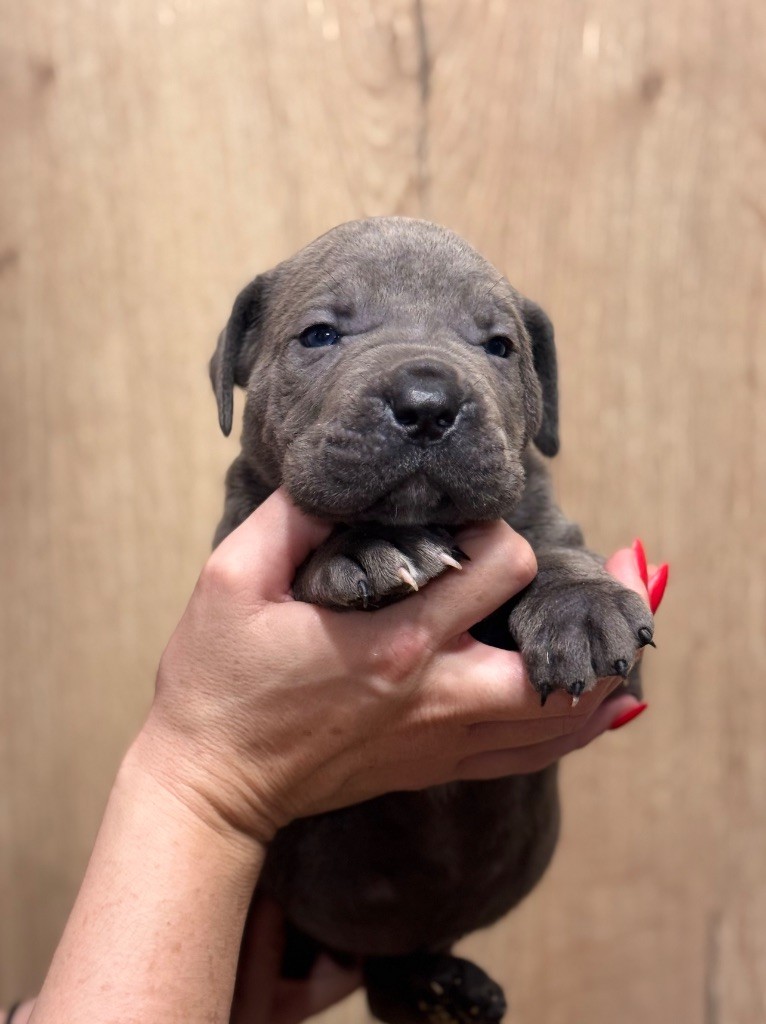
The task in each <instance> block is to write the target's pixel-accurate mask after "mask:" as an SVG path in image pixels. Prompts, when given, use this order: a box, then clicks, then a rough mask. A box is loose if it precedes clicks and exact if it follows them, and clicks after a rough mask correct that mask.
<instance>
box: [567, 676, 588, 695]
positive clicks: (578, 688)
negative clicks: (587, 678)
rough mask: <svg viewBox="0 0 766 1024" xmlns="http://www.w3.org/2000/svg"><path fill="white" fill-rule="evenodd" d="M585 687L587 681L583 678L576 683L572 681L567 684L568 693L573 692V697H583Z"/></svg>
mask: <svg viewBox="0 0 766 1024" xmlns="http://www.w3.org/2000/svg"><path fill="white" fill-rule="evenodd" d="M584 689H585V683H584V682H583V681H582V679H578V680H577V682H576V683H572V684H571V685H570V686H567V693H569V694H571V695H572V696H573V697H582V693H583V690H584Z"/></svg>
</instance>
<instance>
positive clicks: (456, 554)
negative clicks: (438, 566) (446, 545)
mask: <svg viewBox="0 0 766 1024" xmlns="http://www.w3.org/2000/svg"><path fill="white" fill-rule="evenodd" d="M450 554H451V555H452V557H453V558H457V560H458V561H460V559H461V558H462V559H463V561H464V562H470V561H471V556H470V555H467V554H466V553H465V551H463V549H462V548H459V547H458V546H457V544H454V545H453V547H452V550H451V551H450Z"/></svg>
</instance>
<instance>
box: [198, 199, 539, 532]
mask: <svg viewBox="0 0 766 1024" xmlns="http://www.w3.org/2000/svg"><path fill="white" fill-rule="evenodd" d="M549 328H550V325H549V324H548V321H547V318H545V317H544V314H542V311H540V310H539V309H538V307H534V306H532V304H530V303H527V302H526V300H524V299H522V298H521V297H520V296H519V295H518V294H517V293H516V292H515V291H514V290H513V289H512V288H511V286H510V285H509V284H508V283H507V282H506V281H505V280H504V279H503V278H502V276H501V275H500V274H499V273H498V272H497V271H496V270H495V269H494V268H493V267H492V266H491V265H490V264H489V263H487V262H486V260H484V259H483V258H482V257H481V256H480V255H479V254H478V253H477V252H475V250H473V249H471V248H470V247H469V246H468V245H467V244H466V243H465V242H463V241H462V240H461V239H460V238H458V237H457V236H456V235H454V234H452V233H451V232H448V231H446V230H444V229H442V228H438V227H436V226H435V225H432V224H428V223H426V222H423V221H414V220H407V219H404V218H379V219H372V220H366V221H357V222H352V223H350V224H345V225H341V226H340V227H339V228H336V229H334V230H333V231H331V232H329V233H328V234H326V235H323V236H322V237H321V238H320V239H318V240H317V241H315V242H313V243H312V244H311V245H309V246H307V247H306V248H305V249H303V250H302V251H301V252H299V253H298V254H297V255H296V256H294V257H293V258H292V259H290V260H288V261H286V262H285V263H283V264H280V266H278V267H277V268H276V269H275V270H273V271H271V272H270V273H268V274H266V275H262V276H261V277H259V278H256V280H255V281H254V282H253V283H252V284H251V285H249V286H248V288H246V289H245V290H244V291H243V293H242V294H241V295H240V297H239V299H238V300H237V304H236V305H235V307H234V311H233V313H232V318H231V320H230V321H229V324H228V326H227V328H226V330H225V331H224V332H223V334H222V335H221V339H220V340H219V346H218V350H217V352H216V355H215V356H214V357H213V361H212V364H211V374H212V377H213V382H214V386H215V388H216V393H217V395H218V398H219V409H220V411H221V424H222V427H223V428H224V430H225V431H226V432H228V429H230V425H231V422H230V418H231V412H230V409H231V397H230V392H231V386H232V384H233V383H240V384H242V385H243V386H246V387H247V401H246V407H245V424H244V432H243V437H242V443H243V449H244V452H245V455H246V457H247V460H248V462H249V463H250V464H251V465H252V467H253V468H254V469H255V470H256V472H257V473H258V474H259V475H260V476H261V477H262V478H263V480H264V482H266V483H267V484H269V485H271V486H275V487H276V486H278V485H279V484H280V483H284V484H285V486H286V487H287V489H288V491H289V493H290V494H291V495H292V497H293V499H294V500H295V501H296V503H297V504H299V505H300V506H301V507H302V508H304V509H306V510H307V511H310V512H313V513H314V514H316V515H320V516H322V517H325V518H330V519H335V520H338V521H344V522H349V521H353V522H356V521H360V520H376V521H378V522H386V523H426V522H429V523H443V524H457V523H460V522H464V521H466V520H471V519H493V518H497V517H499V516H502V515H507V514H508V513H509V512H510V511H511V510H512V509H513V507H514V506H515V505H516V503H517V502H518V500H519V498H520V496H521V493H522V491H523V486H524V474H523V469H522V464H521V455H522V453H523V451H524V449H525V448H526V446H527V444H528V443H529V441H530V440H531V439H532V438H535V437H536V436H537V439H538V443H539V444H541V447H543V448H545V445H546V441H545V440H543V441H542V442H541V440H540V434H539V431H540V428H541V423H544V421H545V415H544V411H545V410H544V406H545V405H546V404H550V403H545V402H544V395H543V391H544V388H542V387H541V383H540V376H541V375H542V376H543V378H544V380H543V384H546V380H545V378H546V376H547V377H548V378H550V376H551V374H550V369H551V366H555V364H553V363H550V361H551V360H552V359H553V349H552V336H551V337H550V338H548V339H547V343H548V348H549V349H550V352H549V353H548V360H549V363H550V365H548V366H547V368H545V367H544V368H543V370H544V371H545V372H542V374H541V367H540V365H538V366H537V369H536V366H535V362H536V360H535V352H534V350H533V341H534V338H533V337H532V336H531V335H530V330H531V331H532V335H534V332H535V330H538V333H539V332H540V331H542V332H543V333H548V334H550V330H549ZM543 340H544V341H545V339H543ZM537 362H538V364H539V363H540V359H539V358H538V360H537ZM554 372H555V370H554ZM227 375H228V379H227ZM548 383H550V381H548ZM553 385H554V395H553V399H554V404H555V377H554V378H553ZM554 413H555V410H554ZM548 419H549V420H550V413H549V415H548ZM548 428H549V430H548V433H549V434H550V435H551V436H550V439H549V442H550V443H548V447H551V446H552V445H553V446H554V447H555V422H553V423H552V425H551V424H550V423H549V424H548ZM551 431H552V433H551ZM548 453H549V454H552V451H550V452H548Z"/></svg>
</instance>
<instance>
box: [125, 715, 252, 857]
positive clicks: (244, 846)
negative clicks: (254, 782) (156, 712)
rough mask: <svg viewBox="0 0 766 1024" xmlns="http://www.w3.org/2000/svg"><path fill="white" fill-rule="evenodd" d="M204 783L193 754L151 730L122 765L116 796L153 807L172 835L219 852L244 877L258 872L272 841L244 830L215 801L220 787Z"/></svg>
mask: <svg viewBox="0 0 766 1024" xmlns="http://www.w3.org/2000/svg"><path fill="white" fill-rule="evenodd" d="M206 777H207V776H206V773H204V772H203V771H202V769H201V767H200V765H199V763H197V764H196V765H195V764H194V758H193V757H192V756H191V752H188V753H187V752H186V751H185V750H183V749H181V745H180V744H179V743H177V742H170V741H169V740H166V739H165V738H164V737H162V736H160V735H158V734H157V732H156V731H155V730H154V729H153V728H152V726H151V725H149V724H147V725H144V726H143V727H142V728H141V730H140V731H139V733H138V735H137V736H136V738H135V739H134V741H133V743H132V744H131V746H130V748H129V749H128V751H127V753H126V754H125V757H124V758H123V760H122V763H121V764H120V768H119V770H118V773H117V779H116V781H115V790H116V791H117V792H119V793H122V794H125V795H126V797H127V798H128V799H132V800H136V799H139V800H143V801H145V802H146V803H149V804H150V805H151V806H153V807H154V808H155V810H156V813H157V817H158V819H160V820H161V821H163V822H164V823H165V824H166V825H167V827H168V828H169V829H171V830H173V831H176V832H178V833H179V835H186V836H188V837H189V840H190V841H192V842H195V843H201V844H203V845H205V846H209V847H210V848H211V849H215V850H217V851H218V853H219V855H221V856H224V857H227V858H230V859H231V861H232V864H233V866H235V867H239V868H240V869H241V870H242V871H243V874H247V872H248V869H250V868H252V867H254V868H255V870H256V871H257V869H258V867H260V864H261V863H262V861H263V858H264V857H265V847H266V843H267V841H268V838H270V835H266V830H265V829H264V830H263V834H262V832H261V830H259V829H258V828H253V829H246V828H243V827H240V825H239V824H238V823H237V822H236V821H235V820H233V819H232V817H231V815H230V814H229V813H228V811H227V807H226V804H225V803H224V802H223V801H221V800H218V799H217V797H216V789H217V787H216V786H213V785H211V784H210V783H208V782H206V781H203V779H206ZM232 785H233V783H232Z"/></svg>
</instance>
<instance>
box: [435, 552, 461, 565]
mask: <svg viewBox="0 0 766 1024" xmlns="http://www.w3.org/2000/svg"><path fill="white" fill-rule="evenodd" d="M439 559H440V561H442V562H444V564H445V565H451V566H452V568H453V569H462V568H463V566H462V565H461V564H460V562H458V560H457V559H456V558H453V557H452V555H448V554H447V552H446V551H442V552H441V554H440V555H439Z"/></svg>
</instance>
